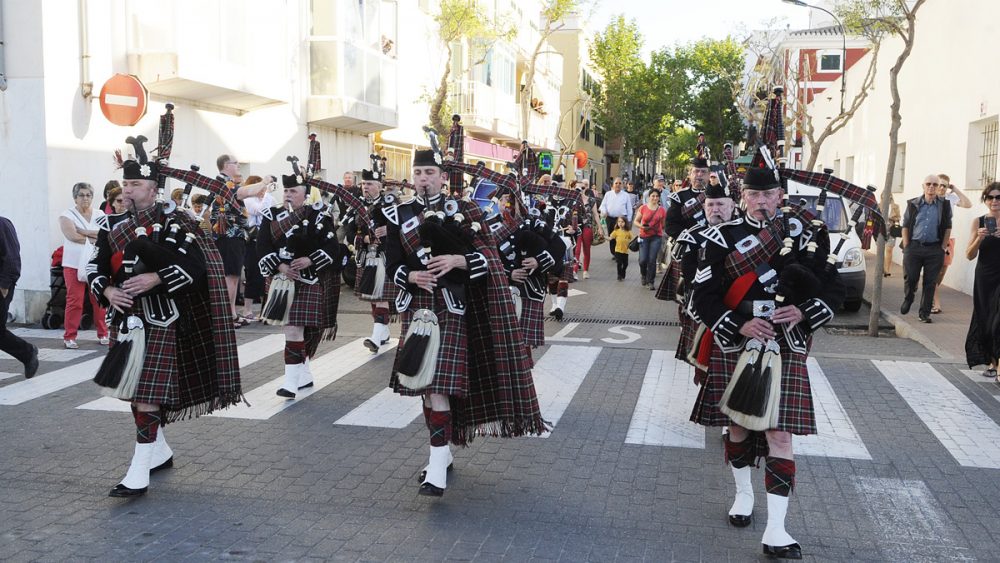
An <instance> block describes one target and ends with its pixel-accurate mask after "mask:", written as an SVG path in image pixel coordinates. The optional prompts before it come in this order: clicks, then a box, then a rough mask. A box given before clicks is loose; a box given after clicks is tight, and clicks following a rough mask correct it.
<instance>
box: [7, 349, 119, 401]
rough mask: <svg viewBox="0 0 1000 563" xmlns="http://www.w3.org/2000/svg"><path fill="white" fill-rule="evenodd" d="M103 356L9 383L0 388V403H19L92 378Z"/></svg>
mask: <svg viewBox="0 0 1000 563" xmlns="http://www.w3.org/2000/svg"><path fill="white" fill-rule="evenodd" d="M103 360H104V356H100V357H97V358H93V359H91V360H87V361H85V362H83V363H79V364H73V365H71V366H66V367H64V368H62V369H57V370H55V371H50V372H47V373H42V374H38V375H36V376H35V377H33V378H31V379H25V380H24V381H18V382H17V383H11V384H10V385H8V386H6V387H4V388H2V389H0V405H20V404H21V403H26V402H28V401H30V400H32V399H37V398H39V397H42V396H44V395H48V394H49V393H53V392H55V391H61V390H63V389H65V388H67V387H71V386H73V385H76V384H77V383H80V382H83V381H87V380H88V379H93V377H94V374H96V373H97V368H99V367H101V362H102V361H103Z"/></svg>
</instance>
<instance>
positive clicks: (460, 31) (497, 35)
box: [427, 0, 517, 133]
mask: <svg viewBox="0 0 1000 563" xmlns="http://www.w3.org/2000/svg"><path fill="white" fill-rule="evenodd" d="M434 21H435V23H437V25H438V37H439V38H440V39H441V42H442V43H443V44H444V46H445V51H446V54H447V56H446V57H445V63H444V70H443V72H442V75H441V80H440V82H439V83H438V87H437V89H436V90H435V91H434V95H433V96H432V97H431V104H430V114H429V115H428V117H427V120H428V122H429V123H430V125H431V127H434V128H435V129H437V130H438V132H439V133H444V132H447V131H448V128H449V127H450V123H451V119H450V116H451V109H450V108H449V107H448V103H447V102H448V89H449V83H450V80H451V75H452V72H453V71H455V70H456V69H453V68H452V45H454V44H455V43H458V42H464V43H466V44H467V45H468V46H469V48H470V50H471V53H472V56H471V57H470V58H471V59H472V64H471V65H470V67H471V66H474V65H475V64H477V62H478V61H477V59H479V58H480V57H482V56H483V55H484V54H485V53H486V52H487V51H488V50H489V49H490V47H492V46H493V44H494V43H496V42H497V41H500V40H509V39H511V38H513V37H514V36H515V35H516V34H517V28H516V27H515V26H514V25H513V23H512V22H510V21H509V19H508V18H507V17H501V16H498V17H496V18H491V17H489V16H488V15H487V14H486V12H485V11H484V10H483V9H482V7H480V5H479V3H477V2H474V1H472V0H441V7H440V11H439V12H438V13H437V15H435V16H434ZM457 70H458V74H460V75H461V74H463V73H464V70H465V69H457Z"/></svg>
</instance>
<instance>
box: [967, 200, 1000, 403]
mask: <svg viewBox="0 0 1000 563" xmlns="http://www.w3.org/2000/svg"><path fill="white" fill-rule="evenodd" d="M980 200H981V201H982V202H983V203H985V204H986V214H984V215H981V216H979V217H976V218H975V219H974V220H973V221H972V224H971V227H972V229H971V231H972V232H971V239H970V240H969V246H968V248H966V250H965V257H966V258H968V259H969V260H976V259H977V258H978V261H977V262H976V277H975V282H974V284H973V290H972V319H971V320H970V321H969V333H968V335H967V336H966V338H965V360H966V362H967V363H968V364H969V367H970V368H972V367H975V366H981V365H985V366H986V371H984V372H983V375H984V376H985V377H992V378H994V379H995V380H996V379H997V362H998V360H1000V229H998V228H997V223H998V222H1000V182H991V183H990V184H989V185H988V186H986V188H985V189H984V190H983V193H982V195H981V196H980ZM997 383H1000V380H997Z"/></svg>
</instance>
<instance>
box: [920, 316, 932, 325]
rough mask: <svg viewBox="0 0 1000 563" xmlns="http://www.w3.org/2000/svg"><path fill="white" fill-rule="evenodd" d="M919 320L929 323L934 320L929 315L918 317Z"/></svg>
mask: <svg viewBox="0 0 1000 563" xmlns="http://www.w3.org/2000/svg"><path fill="white" fill-rule="evenodd" d="M920 322H922V323H927V324H930V323H932V322H934V321H932V320H931V318H930V317H920Z"/></svg>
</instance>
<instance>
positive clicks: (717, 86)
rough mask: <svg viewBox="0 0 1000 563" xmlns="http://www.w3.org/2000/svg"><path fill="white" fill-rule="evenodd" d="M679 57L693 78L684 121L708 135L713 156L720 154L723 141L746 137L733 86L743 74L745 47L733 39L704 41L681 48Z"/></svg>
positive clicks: (706, 136)
mask: <svg viewBox="0 0 1000 563" xmlns="http://www.w3.org/2000/svg"><path fill="white" fill-rule="evenodd" d="M677 57H678V58H679V59H680V60H681V61H683V62H684V63H685V64H684V65H683V66H685V67H686V70H687V72H688V74H689V78H690V95H689V98H688V101H687V102H688V107H687V108H686V110H685V111H684V113H683V115H684V118H685V121H687V122H688V123H690V124H691V125H693V126H694V127H695V128H697V129H698V130H699V131H701V132H704V133H705V139H706V141H708V143H709V147H710V148H711V150H712V154H715V155H721V154H722V144H723V143H724V142H726V141H727V140H735V139H739V138H742V136H743V131H744V125H743V120H742V119H741V118H740V113H739V110H738V109H737V107H736V96H735V95H734V91H733V87H732V84H733V83H734V82H738V81H739V80H740V78H741V76H742V74H743V68H744V65H745V59H744V52H743V46H742V45H740V44H739V43H738V42H737V41H736V40H734V39H733V38H732V37H727V38H725V39H702V40H700V41H697V42H695V43H693V44H690V45H687V46H685V47H681V48H679V49H678V53H677ZM693 148H694V147H691V149H693ZM689 150H690V149H689Z"/></svg>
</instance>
